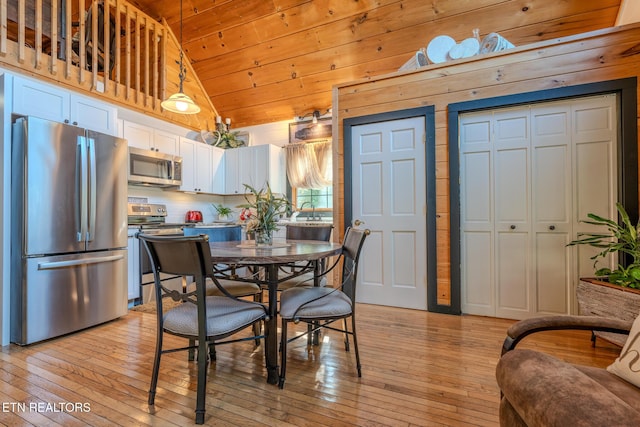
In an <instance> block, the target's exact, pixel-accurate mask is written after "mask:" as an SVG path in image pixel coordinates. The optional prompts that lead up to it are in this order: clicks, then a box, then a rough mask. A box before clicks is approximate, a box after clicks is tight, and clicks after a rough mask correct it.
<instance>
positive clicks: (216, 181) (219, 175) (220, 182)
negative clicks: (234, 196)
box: [211, 147, 226, 194]
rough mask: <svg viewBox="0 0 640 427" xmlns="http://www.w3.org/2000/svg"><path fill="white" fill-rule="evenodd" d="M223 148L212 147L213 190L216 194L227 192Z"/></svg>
mask: <svg viewBox="0 0 640 427" xmlns="http://www.w3.org/2000/svg"><path fill="white" fill-rule="evenodd" d="M224 151H225V150H223V149H222V148H217V147H211V176H212V178H213V182H212V183H211V192H212V193H214V194H225V193H226V191H225V162H224V160H223V159H224Z"/></svg>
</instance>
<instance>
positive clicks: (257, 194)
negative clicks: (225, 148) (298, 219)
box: [238, 182, 291, 246]
mask: <svg viewBox="0 0 640 427" xmlns="http://www.w3.org/2000/svg"><path fill="white" fill-rule="evenodd" d="M243 185H244V187H245V189H246V190H247V192H246V193H245V195H244V198H245V200H246V202H247V203H244V204H242V205H238V207H239V208H242V212H241V213H240V220H241V221H243V222H244V223H245V224H246V227H247V233H252V234H254V236H255V242H256V245H258V246H260V245H265V246H270V245H271V244H272V243H273V232H274V231H276V230H278V220H279V219H280V217H281V216H282V215H284V214H286V212H287V209H289V208H290V206H291V202H289V200H288V199H287V198H286V197H280V196H278V195H276V194H274V193H273V192H272V191H271V187H270V186H269V183H268V182H267V183H266V187H265V188H261V189H260V190H256V189H255V188H253V187H252V186H250V185H248V184H243Z"/></svg>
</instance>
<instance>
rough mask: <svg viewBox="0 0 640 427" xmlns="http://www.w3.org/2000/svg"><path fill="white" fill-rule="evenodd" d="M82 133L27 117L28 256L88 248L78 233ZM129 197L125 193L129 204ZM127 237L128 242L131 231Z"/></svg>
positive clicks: (62, 125) (26, 245)
mask: <svg viewBox="0 0 640 427" xmlns="http://www.w3.org/2000/svg"><path fill="white" fill-rule="evenodd" d="M83 132H84V131H83V129H80V128H77V127H73V126H68V125H64V124H61V123H55V122H49V121H45V120H42V119H38V118H35V117H29V118H28V129H27V132H26V135H27V138H26V142H25V146H24V150H25V153H26V163H25V168H26V170H25V171H24V174H25V177H26V178H25V181H24V189H22V193H23V194H25V198H26V200H25V206H24V214H25V216H26V219H25V221H26V222H25V224H28V225H29V226H28V227H25V233H26V235H25V237H24V238H25V247H24V250H25V254H27V255H32V254H35V255H39V254H54V253H66V252H78V251H82V250H84V249H85V244H84V241H81V240H82V236H80V235H79V234H78V233H79V232H80V231H81V230H80V222H81V218H80V205H81V200H80V188H79V180H80V172H79V164H80V147H79V145H78V138H79V137H80V136H82V135H83ZM125 179H126V174H125ZM125 184H126V183H125ZM125 189H126V188H125ZM126 199H127V197H126V193H125V195H124V200H125V202H126ZM125 215H126V210H125ZM125 232H126V221H125ZM44 236H46V237H44ZM124 241H125V244H124V246H126V234H125V239H124Z"/></svg>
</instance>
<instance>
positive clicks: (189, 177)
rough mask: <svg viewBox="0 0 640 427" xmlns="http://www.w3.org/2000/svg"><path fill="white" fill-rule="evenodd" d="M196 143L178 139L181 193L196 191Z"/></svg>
mask: <svg viewBox="0 0 640 427" xmlns="http://www.w3.org/2000/svg"><path fill="white" fill-rule="evenodd" d="M196 144H197V142H196V141H193V140H191V139H187V138H180V157H182V185H181V186H180V190H182V191H196V149H195V146H196Z"/></svg>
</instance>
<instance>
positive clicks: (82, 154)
mask: <svg viewBox="0 0 640 427" xmlns="http://www.w3.org/2000/svg"><path fill="white" fill-rule="evenodd" d="M76 168H77V169H76V170H78V171H79V173H80V176H79V177H76V200H77V205H76V215H77V217H76V218H77V221H76V224H78V225H79V226H80V228H79V229H78V230H77V240H78V242H82V241H83V240H84V238H85V235H86V232H87V174H88V171H87V143H86V138H85V137H84V136H78V139H77V145H76Z"/></svg>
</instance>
